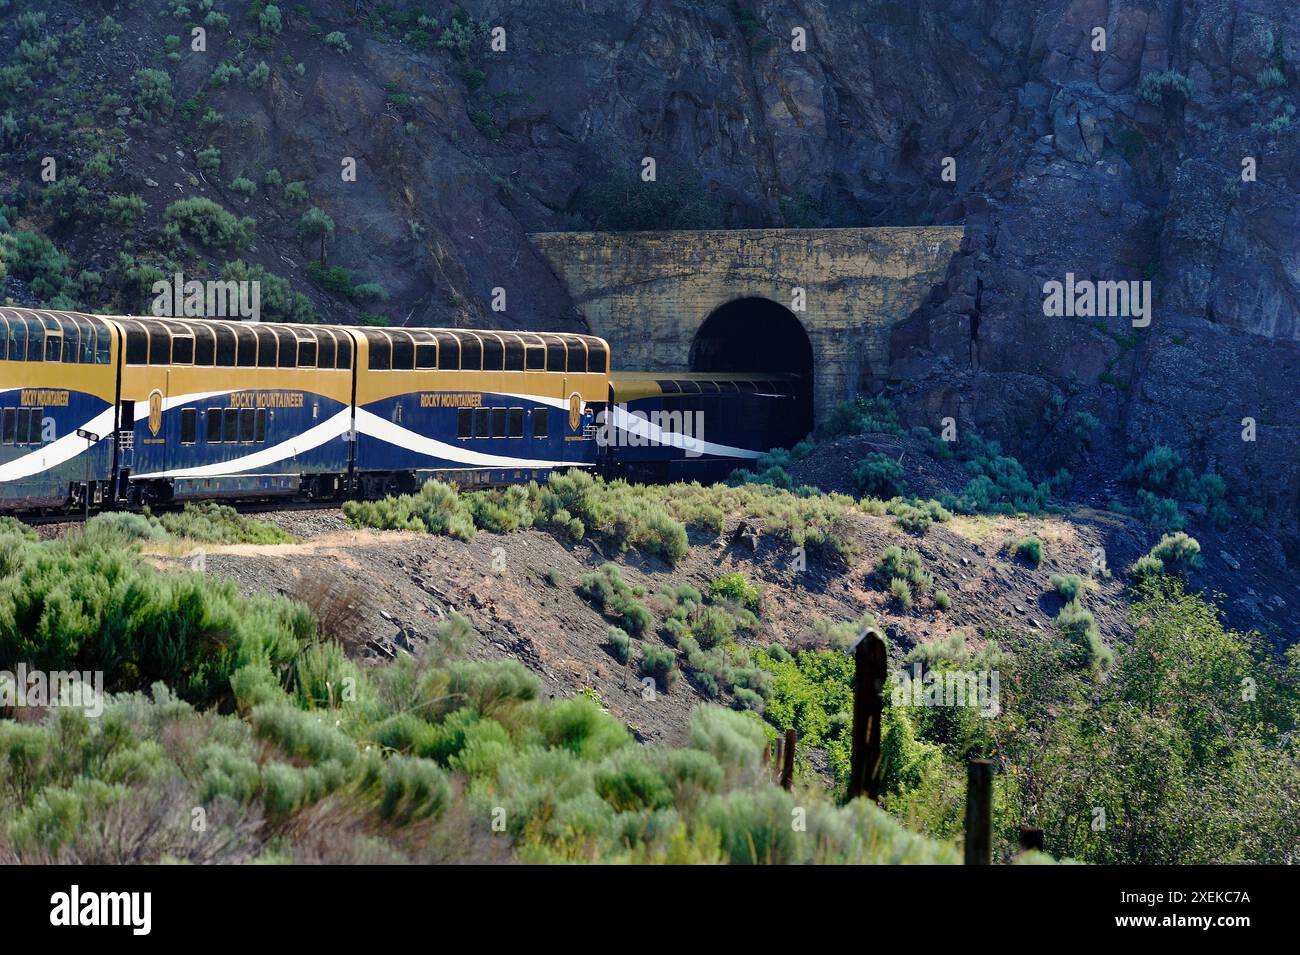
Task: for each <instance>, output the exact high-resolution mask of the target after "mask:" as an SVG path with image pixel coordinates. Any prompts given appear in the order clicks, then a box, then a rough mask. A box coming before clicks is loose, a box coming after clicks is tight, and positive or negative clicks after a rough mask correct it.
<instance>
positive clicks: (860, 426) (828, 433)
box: [818, 395, 903, 496]
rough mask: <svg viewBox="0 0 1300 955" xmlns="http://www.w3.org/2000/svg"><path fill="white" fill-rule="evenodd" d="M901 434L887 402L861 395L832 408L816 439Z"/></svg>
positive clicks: (901, 429)
mask: <svg viewBox="0 0 1300 955" xmlns="http://www.w3.org/2000/svg"><path fill="white" fill-rule="evenodd" d="M902 433H903V428H902V426H901V425H900V424H899V423H898V415H897V414H896V413H895V412H894V409H893V407H892V406H891V405H890V404H889V402H888V401H886V400H885V399H883V398H866V397H863V396H862V395H858V396H857V397H855V398H852V399H850V400H848V401H842V402H840V403H839V404H838V405H836V406H835V407H834V408H832V409H831V414H830V417H829V419H828V420H827V422H826V424H825V425H824V426H823V427H821V428H819V429H818V437H819V438H822V439H826V438H838V437H842V436H844V435H851V434H902ZM900 493H901V492H900ZM891 496H892V495H891Z"/></svg>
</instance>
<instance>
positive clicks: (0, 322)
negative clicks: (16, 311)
mask: <svg viewBox="0 0 1300 955" xmlns="http://www.w3.org/2000/svg"><path fill="white" fill-rule="evenodd" d="M8 357H9V319H7V318H5V313H4V312H3V311H0V361H4V360H5V359H7V358H8Z"/></svg>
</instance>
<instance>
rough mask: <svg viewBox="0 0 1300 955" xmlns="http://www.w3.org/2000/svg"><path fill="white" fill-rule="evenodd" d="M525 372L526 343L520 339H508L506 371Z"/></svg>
mask: <svg viewBox="0 0 1300 955" xmlns="http://www.w3.org/2000/svg"><path fill="white" fill-rule="evenodd" d="M523 370H524V343H523V342H521V341H520V340H519V339H518V338H507V339H506V371H523Z"/></svg>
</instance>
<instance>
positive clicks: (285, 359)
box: [249, 328, 298, 441]
mask: <svg viewBox="0 0 1300 955" xmlns="http://www.w3.org/2000/svg"><path fill="white" fill-rule="evenodd" d="M272 330H273V331H274V332H275V337H276V338H277V339H279V342H280V344H279V352H280V359H279V365H280V367H281V368H297V367H298V336H297V335H295V334H294V333H293V332H292V331H290V330H289V329H287V328H276V329H272ZM249 440H250V441H251V440H252V439H251V438H250V439H249Z"/></svg>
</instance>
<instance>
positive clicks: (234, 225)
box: [163, 196, 256, 252]
mask: <svg viewBox="0 0 1300 955" xmlns="http://www.w3.org/2000/svg"><path fill="white" fill-rule="evenodd" d="M163 221H164V222H165V223H166V224H167V225H168V226H169V227H171V228H173V229H175V230H176V231H177V232H178V233H179V234H180V235H182V236H184V237H185V238H187V239H190V240H192V241H194V242H196V243H198V244H199V245H201V246H204V247H207V248H211V249H218V250H233V251H236V252H239V251H242V250H244V249H246V248H247V247H248V246H249V245H251V244H252V242H253V235H254V232H255V231H256V224H255V223H254V222H253V220H252V219H249V218H243V219H237V218H236V217H235V216H233V215H231V214H230V213H229V212H227V211H226V210H225V209H223V208H221V206H219V205H217V204H216V203H215V202H213V201H212V200H211V199H205V198H204V197H202V196H196V197H194V198H192V199H178V200H176V201H175V202H173V203H172V204H171V205H169V206H168V207H167V209H166V211H165V212H164V213H163Z"/></svg>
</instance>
